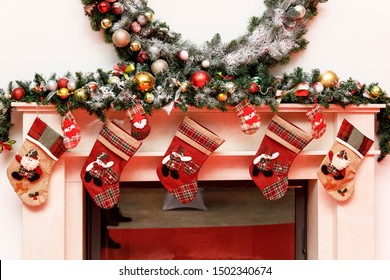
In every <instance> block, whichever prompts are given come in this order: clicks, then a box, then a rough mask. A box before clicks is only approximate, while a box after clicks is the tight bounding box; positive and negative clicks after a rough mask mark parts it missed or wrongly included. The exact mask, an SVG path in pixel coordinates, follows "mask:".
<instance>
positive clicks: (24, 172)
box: [18, 166, 36, 178]
mask: <svg viewBox="0 0 390 280" xmlns="http://www.w3.org/2000/svg"><path fill="white" fill-rule="evenodd" d="M18 172H19V175H20V176H23V177H26V178H32V177H34V175H35V173H36V171H35V170H27V169H26V168H24V167H23V166H20V168H19V171H18Z"/></svg>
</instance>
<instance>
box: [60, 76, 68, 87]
mask: <svg viewBox="0 0 390 280" xmlns="http://www.w3.org/2000/svg"><path fill="white" fill-rule="evenodd" d="M68 83H69V79H68V78H66V77H63V78H59V79H58V81H57V85H58V88H66V87H67V86H68Z"/></svg>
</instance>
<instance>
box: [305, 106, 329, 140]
mask: <svg viewBox="0 0 390 280" xmlns="http://www.w3.org/2000/svg"><path fill="white" fill-rule="evenodd" d="M306 116H307V118H308V119H309V121H310V122H311V135H312V136H313V138H314V139H319V138H320V137H321V136H322V135H323V134H324V133H325V131H326V121H325V118H324V116H323V115H322V113H321V107H320V105H318V104H316V105H314V107H313V108H311V109H310V110H309V111H307V112H306Z"/></svg>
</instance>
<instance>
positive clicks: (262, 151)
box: [249, 115, 312, 200]
mask: <svg viewBox="0 0 390 280" xmlns="http://www.w3.org/2000/svg"><path fill="white" fill-rule="evenodd" d="M311 140H312V137H311V135H309V134H308V133H306V132H305V131H303V130H302V129H300V128H298V127H297V126H295V125H293V124H291V123H289V122H288V121H287V120H285V119H283V118H281V117H279V116H277V115H275V116H274V117H273V118H272V120H271V122H270V124H269V125H268V128H267V131H266V133H265V136H264V138H263V140H262V142H261V144H260V147H259V149H258V151H257V152H256V155H255V158H254V160H253V161H252V163H251V164H250V166H249V171H250V175H251V177H252V179H253V181H254V182H255V184H256V185H257V187H258V188H259V189H260V190H261V191H262V193H263V195H264V197H265V198H266V199H268V200H277V199H280V198H281V197H283V196H284V195H285V194H286V192H287V190H288V171H289V169H290V166H291V164H292V163H293V161H294V159H295V157H296V156H297V155H298V154H299V153H300V152H301V151H302V150H303V149H304V148H305V147H306V146H307V145H308V144H309V143H310V141H311Z"/></svg>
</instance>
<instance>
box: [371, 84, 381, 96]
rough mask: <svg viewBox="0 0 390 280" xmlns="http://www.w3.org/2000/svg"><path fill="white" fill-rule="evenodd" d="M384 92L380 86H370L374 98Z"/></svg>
mask: <svg viewBox="0 0 390 280" xmlns="http://www.w3.org/2000/svg"><path fill="white" fill-rule="evenodd" d="M381 94H382V89H381V88H380V87H379V86H373V87H371V88H370V95H371V96H372V97H373V98H378V97H379V96H380V95H381Z"/></svg>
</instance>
